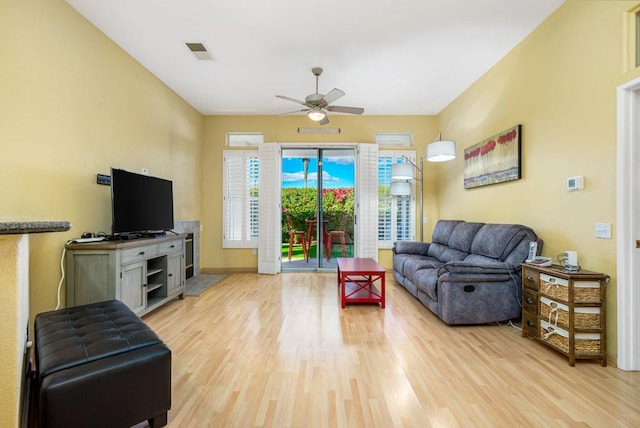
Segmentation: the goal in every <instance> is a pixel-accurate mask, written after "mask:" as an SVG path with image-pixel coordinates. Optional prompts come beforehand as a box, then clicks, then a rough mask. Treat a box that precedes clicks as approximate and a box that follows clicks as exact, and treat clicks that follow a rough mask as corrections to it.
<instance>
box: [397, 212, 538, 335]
mask: <svg viewBox="0 0 640 428" xmlns="http://www.w3.org/2000/svg"><path fill="white" fill-rule="evenodd" d="M531 241H535V242H538V252H539V251H540V249H541V248H542V241H541V240H540V239H538V237H537V236H536V234H535V233H534V231H533V230H532V229H531V228H529V227H527V226H522V225H518V224H488V223H470V222H465V221H461V220H440V221H438V223H437V224H436V226H435V228H434V231H433V237H432V242H413V241H398V242H396V243H395V244H394V248H393V276H394V278H395V280H396V281H397V282H398V283H399V284H400V285H402V286H403V287H404V288H406V289H407V290H408V291H409V292H410V293H411V294H412V295H413V296H415V297H416V298H417V299H418V300H420V302H421V303H422V304H423V305H424V306H426V307H427V308H429V309H430V310H431V311H432V312H433V313H435V314H436V315H438V316H439V317H440V318H441V319H442V320H443V321H444V322H446V323H447V324H484V323H489V322H496V321H506V320H510V319H514V318H518V317H520V316H521V306H520V305H521V303H520V302H521V300H520V295H521V267H520V263H522V262H524V261H525V259H526V258H527V255H528V252H529V243H530V242H531Z"/></svg>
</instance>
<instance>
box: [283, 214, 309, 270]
mask: <svg viewBox="0 0 640 428" xmlns="http://www.w3.org/2000/svg"><path fill="white" fill-rule="evenodd" d="M287 229H288V231H289V261H291V250H292V249H293V245H294V243H295V241H296V237H298V241H299V243H300V244H301V245H302V254H303V255H304V259H305V260H306V261H309V253H308V251H307V238H306V236H307V234H306V232H304V231H302V230H296V227H295V225H294V224H293V220H292V219H291V217H290V216H287Z"/></svg>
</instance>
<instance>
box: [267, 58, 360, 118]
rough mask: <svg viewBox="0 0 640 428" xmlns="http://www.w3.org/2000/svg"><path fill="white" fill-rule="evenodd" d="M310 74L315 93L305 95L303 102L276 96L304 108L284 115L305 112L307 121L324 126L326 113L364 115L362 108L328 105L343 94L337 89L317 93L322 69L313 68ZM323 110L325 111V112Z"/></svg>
mask: <svg viewBox="0 0 640 428" xmlns="http://www.w3.org/2000/svg"><path fill="white" fill-rule="evenodd" d="M311 72H312V73H313V75H314V76H316V92H315V93H314V94H310V95H307V96H306V97H305V99H304V101H300V100H297V99H295V98H291V97H287V96H284V95H276V97H278V98H281V99H283V100H287V101H291V102H294V103H297V104H300V105H303V106H305V107H306V108H304V109H302V110H296V111H292V112H289V113H284V114H291V113H300V112H307V116H308V117H309V119H311V120H313V121H315V122H320V125H326V124H327V123H329V118H328V116H327V111H331V112H337V113H347V114H362V113H364V108H362V107H346V106H334V105H330V104H331V103H332V102H334V101H335V100H337V99H338V98H341V97H343V96H344V95H345V93H344V92H343V91H341V90H340V89H338V88H333V89H332V90H331V91H329V93H327V94H326V95H323V94H320V93H318V77H319V76H320V75H321V74H322V68H320V67H313V68H312V69H311ZM325 109H326V110H327V111H325ZM280 116H282V115H280Z"/></svg>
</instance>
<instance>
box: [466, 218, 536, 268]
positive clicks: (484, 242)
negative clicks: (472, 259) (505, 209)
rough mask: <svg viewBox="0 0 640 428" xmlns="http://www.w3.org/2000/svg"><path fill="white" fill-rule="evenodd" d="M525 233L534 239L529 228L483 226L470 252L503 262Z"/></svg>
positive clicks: (503, 225)
mask: <svg viewBox="0 0 640 428" xmlns="http://www.w3.org/2000/svg"><path fill="white" fill-rule="evenodd" d="M527 232H531V235H532V236H534V237H535V235H534V234H533V231H532V230H531V229H530V228H528V227H526V226H521V225H519V224H485V225H484V226H482V227H481V228H480V230H479V231H478V233H477V234H476V237H475V239H474V240H473V243H472V244H471V251H470V252H471V253H474V254H480V255H483V256H487V257H491V258H492V259H499V260H500V261H504V260H505V259H506V257H508V256H509V254H510V253H511V251H513V250H514V249H515V247H516V246H517V245H518V244H519V243H520V242H521V241H522V239H523V234H524V233H527ZM527 234H528V233H527Z"/></svg>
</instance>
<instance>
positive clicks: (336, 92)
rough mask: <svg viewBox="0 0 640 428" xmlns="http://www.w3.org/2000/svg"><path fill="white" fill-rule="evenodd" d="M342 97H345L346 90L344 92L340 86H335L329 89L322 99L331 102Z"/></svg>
mask: <svg viewBox="0 0 640 428" xmlns="http://www.w3.org/2000/svg"><path fill="white" fill-rule="evenodd" d="M341 97H344V92H342V91H341V90H340V89H338V88H333V89H332V90H330V91H329V93H328V94H327V95H325V96H324V97H322V100H323V101H324V102H325V103H327V104H331V103H332V102H334V101H335V100H337V99H338V98H341Z"/></svg>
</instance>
